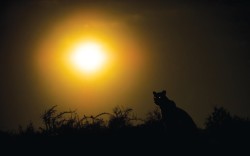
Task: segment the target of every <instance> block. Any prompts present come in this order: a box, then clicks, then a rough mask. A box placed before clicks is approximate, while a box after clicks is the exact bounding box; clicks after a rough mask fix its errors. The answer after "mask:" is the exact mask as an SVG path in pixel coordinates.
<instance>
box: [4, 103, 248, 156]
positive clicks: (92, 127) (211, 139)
mask: <svg viewBox="0 0 250 156" xmlns="http://www.w3.org/2000/svg"><path fill="white" fill-rule="evenodd" d="M161 118H162V117H161V112H160V110H159V109H158V108H155V109H154V110H152V111H151V112H149V113H148V114H147V115H146V118H145V119H139V118H137V117H136V116H135V115H134V114H133V110H132V109H131V108H123V107H118V106H117V107H115V108H114V109H113V111H112V113H106V112H104V113H100V114H98V115H96V116H93V115H91V116H85V115H83V116H79V115H78V114H77V112H76V111H62V112H58V111H57V106H52V107H51V108H50V109H48V110H45V111H44V113H43V114H42V115H41V120H42V126H41V127H39V128H38V129H35V128H34V126H33V124H32V123H29V124H28V125H27V126H25V127H24V128H23V127H21V126H19V129H18V132H17V133H11V132H3V131H0V138H1V143H3V144H4V145H5V146H6V147H11V148H13V147H20V148H21V147H22V148H23V147H32V148H38V149H42V150H45V151H46V150H49V149H54V150H55V149H56V148H68V149H70V148H83V149H85V150H90V149H93V150H94V151H96V150H97V151H99V150H100V149H110V148H112V149H117V150H125V149H126V150H125V151H130V150H137V151H140V152H142V153H147V152H148V151H157V152H167V151H168V152H170V151H172V152H174V151H175V150H177V151H179V152H181V151H182V152H183V150H180V149H185V150H187V149H188V150H192V151H198V150H201V151H209V152H211V153H212V152H214V151H222V152H226V151H228V148H229V147H230V148H232V149H240V148H243V147H245V146H247V145H249V143H247V142H248V141H249V139H250V134H249V132H250V121H249V119H247V118H241V117H239V116H232V115H231V114H230V113H229V112H228V111H227V110H226V109H224V108H223V107H215V108H214V111H213V112H212V113H211V114H210V115H209V116H208V117H207V119H206V122H205V128H203V129H201V128H199V132H198V133H196V135H193V136H188V137H184V136H181V135H179V134H178V133H176V134H171V135H170V134H168V133H167V131H166V130H167V127H166V126H165V125H164V123H163V122H162V120H161ZM50 147H52V148H50ZM230 148H229V149H230ZM166 150H167V151H166ZM157 152H156V153H157Z"/></svg>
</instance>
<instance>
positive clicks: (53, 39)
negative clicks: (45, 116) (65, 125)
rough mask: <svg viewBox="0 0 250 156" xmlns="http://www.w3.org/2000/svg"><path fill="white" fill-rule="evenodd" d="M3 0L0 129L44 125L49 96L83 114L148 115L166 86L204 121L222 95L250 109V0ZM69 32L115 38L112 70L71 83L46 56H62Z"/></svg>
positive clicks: (226, 102) (238, 109)
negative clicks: (126, 111)
mask: <svg viewBox="0 0 250 156" xmlns="http://www.w3.org/2000/svg"><path fill="white" fill-rule="evenodd" d="M1 3H2V4H0V10H1V11H0V14H1V15H0V21H1V24H0V35H1V38H0V52H1V53H0V63H1V64H0V72H1V77H0V88H1V92H0V93H1V94H0V129H13V128H17V126H18V125H19V124H26V123H28V122H29V121H33V122H35V124H36V125H38V124H39V120H40V119H39V118H40V115H41V114H42V112H43V111H44V110H45V109H47V108H49V107H51V106H52V105H58V106H59V107H58V108H59V109H64V110H65V109H66V110H68V109H71V110H75V109H76V110H77V111H78V112H79V114H80V115H82V114H97V113H101V112H103V111H105V112H111V111H112V108H113V107H115V106H117V105H122V106H124V107H131V108H133V109H134V112H135V113H136V114H137V115H138V116H139V117H143V116H144V115H145V114H146V113H147V112H148V111H150V110H152V109H153V108H154V106H155V105H154V103H153V98H152V96H153V95H152V91H161V90H163V89H165V90H166V91H167V94H168V96H169V98H170V99H172V100H174V101H175V102H176V104H177V106H179V107H181V108H183V109H184V110H186V111H187V112H188V113H189V114H190V115H191V116H192V117H193V119H194V121H195V122H196V123H197V124H198V126H202V125H203V123H204V120H205V118H206V117H207V115H208V114H209V113H211V111H212V108H213V107H214V106H216V105H217V106H224V107H225V108H226V109H228V110H229V111H230V112H232V113H233V114H237V115H241V116H244V117H245V116H249V115H250V100H249V93H250V72H249V71H250V54H249V50H250V29H249V28H250V16H249V15H250V4H249V2H247V0H246V1H243V0H242V1H240V0H239V1H237V2H236V1H233V0H232V1H230V0H228V1H226V0H224V1H221V0H214V1H208V2H204V1H199V0H197V1H195V0H193V1H189V2H188V3H187V2H183V1H181V0H179V1H175V2H170V1H167V2H166V1H150V0H148V1H147V0H141V1H140V0H136V1H132V0H126V1H116V0H88V1H87V0H85V1H84V0H82V1H80V0H79V1H74V2H72V1H70V0H51V1H49V0H40V1H25V2H24V1H22V2H21V1H20V2H19V1H16V2H15V1H13V2H10V1H8V2H6V3H4V2H1ZM71 34H77V35H82V37H83V38H84V35H88V36H91V35H92V34H93V36H94V37H95V38H98V36H99V38H102V39H103V40H106V41H107V42H109V44H110V46H111V49H112V48H113V51H114V52H113V53H114V54H115V55H117V56H119V60H118V61H115V63H113V64H112V66H113V67H112V69H113V71H112V70H111V71H110V72H108V73H109V74H106V75H105V76H104V77H100V78H99V79H98V80H96V82H95V81H94V82H92V81H91V82H90V81H88V80H85V79H84V78H82V80H72V81H74V83H73V82H71V80H69V79H67V76H65V74H62V73H60V72H59V71H61V69H60V68H61V67H59V66H58V64H57V65H56V63H55V62H53V58H52V59H47V58H48V56H53V57H55V56H59V55H60V50H58V49H60V48H58V47H56V46H58V44H59V42H61V41H62V40H63V39H62V38H63V37H64V38H66V39H67V37H68V36H72V35H71ZM100 36H101V37H100ZM69 38H70V37H69ZM111 43H112V44H111ZM60 44H61V43H60ZM45 45H46V46H45ZM44 47H46V48H44ZM55 49H56V50H55ZM55 51H56V54H55V55H54V53H55ZM44 55H46V57H45V58H46V59H44V60H43V61H42V67H41V68H39V67H37V66H36V65H35V64H36V61H37V58H38V60H39V59H40V58H42V56H44ZM52 71H54V72H52ZM66 75H67V74H66ZM64 76H65V77H64ZM78 79H79V78H78ZM78 83H79V84H78Z"/></svg>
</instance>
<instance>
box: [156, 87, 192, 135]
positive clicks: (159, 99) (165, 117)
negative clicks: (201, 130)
mask: <svg viewBox="0 0 250 156" xmlns="http://www.w3.org/2000/svg"><path fill="white" fill-rule="evenodd" d="M153 95H154V103H155V104H156V105H158V106H159V107H160V109H161V114H162V121H163V123H164V125H165V126H166V129H167V130H168V131H171V132H174V133H178V132H187V133H189V132H194V131H195V130H196V129H197V127H196V125H195V123H194V121H193V119H192V118H191V117H190V116H189V115H188V113H187V112H185V111H184V110H182V109H181V108H178V107H177V106H176V104H175V102H174V101H172V100H170V99H169V98H168V97H167V96H166V91H165V90H163V91H162V92H158V93H157V92H153Z"/></svg>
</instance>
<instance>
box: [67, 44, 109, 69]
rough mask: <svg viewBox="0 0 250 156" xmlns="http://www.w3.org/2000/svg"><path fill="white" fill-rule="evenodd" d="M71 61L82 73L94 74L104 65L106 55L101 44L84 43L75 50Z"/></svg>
mask: <svg viewBox="0 0 250 156" xmlns="http://www.w3.org/2000/svg"><path fill="white" fill-rule="evenodd" d="M70 61H71V63H72V64H73V66H74V67H75V68H76V69H78V70H80V71H81V72H85V73H93V72H96V71H98V70H99V69H101V67H102V66H103V65H104V63H105V62H106V55H105V52H104V50H103V48H102V46H101V44H98V43H95V42H84V43H81V44H78V45H76V46H75V47H74V48H73V51H72V53H71V56H70Z"/></svg>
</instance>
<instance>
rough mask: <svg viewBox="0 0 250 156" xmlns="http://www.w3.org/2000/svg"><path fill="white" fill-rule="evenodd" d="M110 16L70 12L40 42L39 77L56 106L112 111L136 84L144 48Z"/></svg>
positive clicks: (38, 47) (133, 35)
mask: <svg viewBox="0 0 250 156" xmlns="http://www.w3.org/2000/svg"><path fill="white" fill-rule="evenodd" d="M107 17H108V16H105V14H101V15H99V14H98V15H96V14H93V15H92V14H91V13H88V14H87V13H81V12H77V13H72V15H67V16H66V17H65V18H62V19H61V20H59V21H56V22H55V23H54V24H53V25H51V27H50V28H48V31H47V32H46V33H44V37H42V38H41V40H40V41H39V43H38V46H37V50H36V53H35V55H34V61H35V65H34V67H35V72H37V75H38V77H39V84H40V85H41V88H43V90H44V92H46V93H47V94H48V96H49V97H50V99H51V100H53V101H54V102H55V103H60V104H62V105H65V106H67V105H68V107H67V108H80V109H84V110H87V111H91V112H93V113H94V112H100V110H106V109H109V110H110V109H112V108H113V107H114V106H117V105H118V104H119V103H118V102H117V101H116V100H117V99H119V101H122V99H123V98H124V95H125V94H127V93H130V92H131V89H132V88H134V87H135V86H136V84H137V83H138V81H139V77H140V76H141V75H140V74H141V73H140V70H141V67H142V63H143V62H142V60H143V59H144V56H143V55H141V51H143V48H142V46H140V45H139V42H138V40H136V37H135V36H136V35H135V34H131V32H130V31H129V29H128V27H127V26H126V24H125V23H123V22H122V21H119V20H113V18H111V19H110V18H107ZM131 86H133V87H131ZM113 91H114V92H116V95H115V97H114V96H113V94H112V92H113ZM104 108H105V109H104Z"/></svg>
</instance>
